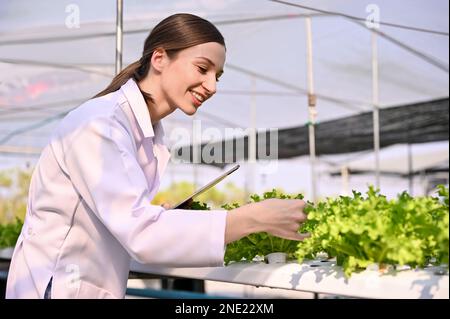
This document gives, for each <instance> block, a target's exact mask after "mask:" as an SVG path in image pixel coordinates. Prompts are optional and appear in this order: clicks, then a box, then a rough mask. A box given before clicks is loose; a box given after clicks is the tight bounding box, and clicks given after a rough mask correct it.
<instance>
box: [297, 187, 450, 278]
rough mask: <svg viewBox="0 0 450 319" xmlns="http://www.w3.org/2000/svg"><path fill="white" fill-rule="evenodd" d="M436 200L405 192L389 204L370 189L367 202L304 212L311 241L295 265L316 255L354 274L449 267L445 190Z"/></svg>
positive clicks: (334, 203) (338, 202)
mask: <svg viewBox="0 0 450 319" xmlns="http://www.w3.org/2000/svg"><path fill="white" fill-rule="evenodd" d="M439 189H440V191H439V194H440V196H441V197H443V200H442V201H441V200H440V199H439V198H436V197H416V198H414V197H411V196H410V195H408V194H407V193H406V192H403V193H401V194H399V195H398V197H397V199H394V200H390V201H389V200H387V199H386V197H385V196H383V195H380V194H379V191H378V190H375V189H374V188H373V187H369V190H368V191H367V193H366V194H367V196H366V197H363V196H362V195H361V193H358V192H353V197H346V196H341V197H339V198H335V199H333V198H329V199H327V200H325V201H322V202H319V203H317V204H316V205H312V206H311V207H309V208H308V210H309V213H308V223H309V225H308V226H309V227H311V225H313V227H311V231H310V232H311V237H310V238H308V239H305V240H304V241H303V242H300V243H299V244H298V250H297V252H296V255H297V258H298V261H299V262H302V261H303V260H304V259H306V258H314V256H315V255H316V254H317V253H319V252H326V253H327V254H328V256H330V257H336V261H337V264H338V265H341V266H343V268H344V272H345V274H346V275H347V276H350V275H351V273H352V272H354V271H356V270H357V269H360V268H365V267H367V266H368V265H369V264H373V263H376V264H378V265H379V266H381V267H383V265H386V264H391V265H409V266H411V267H416V266H419V267H424V266H426V265H428V264H429V263H430V262H433V263H434V264H441V263H446V264H447V265H448V254H449V252H448V250H449V248H448V244H449V240H448V238H449V235H448V229H449V222H448V217H449V216H448V215H449V211H448V188H447V189H446V188H445V187H443V186H441V187H440V188H439Z"/></svg>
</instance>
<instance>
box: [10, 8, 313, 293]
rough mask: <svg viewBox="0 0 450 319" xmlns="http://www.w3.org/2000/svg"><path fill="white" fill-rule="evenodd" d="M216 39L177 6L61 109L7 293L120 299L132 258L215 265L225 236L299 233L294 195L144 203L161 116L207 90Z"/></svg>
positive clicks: (150, 189)
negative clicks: (102, 85) (237, 201)
mask: <svg viewBox="0 0 450 319" xmlns="http://www.w3.org/2000/svg"><path fill="white" fill-rule="evenodd" d="M224 63H225V42H224V39H223V37H222V35H221V34H220V32H219V31H218V30H217V29H216V28H215V27H214V26H213V25H212V24H211V23H210V22H208V21H206V20H204V19H202V18H199V17H197V16H194V15H190V14H176V15H173V16H170V17H168V18H166V19H164V20H163V21H161V22H160V23H159V24H158V25H157V26H156V27H155V28H154V29H153V30H152V32H151V33H150V35H149V36H148V38H147V39H146V40H145V44H144V51H143V55H142V57H141V59H140V60H139V61H137V62H135V63H133V64H131V65H129V66H128V67H127V68H126V69H124V70H123V71H122V72H121V73H120V74H118V75H117V76H116V77H115V78H114V79H113V81H112V83H111V84H110V85H109V86H108V87H107V88H106V89H105V90H104V91H102V92H100V93H99V94H98V95H97V96H96V97H95V98H93V99H91V100H89V101H87V102H86V103H84V104H82V105H81V106H79V107H78V108H76V109H75V110H73V111H72V112H70V113H69V114H68V115H67V116H66V117H65V118H64V119H63V120H62V122H61V124H60V125H59V127H58V128H57V129H56V131H55V132H54V134H53V135H52V138H51V141H50V143H49V145H48V146H47V147H46V148H45V149H44V150H43V152H42V155H41V157H40V159H39V162H38V164H37V166H36V168H35V170H34V173H33V176H32V179H31V183H30V189H29V201H28V209H27V215H26V218H25V223H24V226H23V229H22V232H21V235H20V237H19V239H18V242H17V244H16V248H15V251H14V255H13V258H12V261H11V267H10V270H9V276H8V282H7V292H6V296H7V298H123V297H124V295H125V290H126V284H127V279H128V272H129V265H130V261H131V259H132V258H134V259H135V260H137V261H138V262H140V263H146V264H154V265H157V264H159V265H165V266H175V267H176V266H179V267H182V266H185V267H186V266H221V265H223V263H222V262H223V256H224V248H225V245H226V244H227V243H230V242H232V241H235V240H238V239H239V238H242V237H243V236H246V235H248V234H250V233H253V232H260V231H266V232H269V233H271V234H273V235H276V236H280V237H284V238H288V239H293V240H302V239H303V238H304V237H305V236H306V235H304V234H299V233H298V232H297V230H298V228H299V225H300V223H301V222H303V221H304V220H305V219H306V216H305V214H304V213H303V207H304V204H305V203H304V202H303V201H301V200H276V199H271V200H266V201H262V202H259V203H254V204H248V205H245V206H242V207H240V208H238V209H234V210H231V211H228V212H227V211H224V210H213V211H211V212H209V213H208V214H205V213H204V212H200V211H185V210H170V209H168V210H166V209H165V208H163V207H160V206H154V205H151V204H150V202H151V200H152V198H153V197H154V195H155V194H156V192H157V191H158V187H159V185H160V180H161V178H162V175H163V172H164V169H165V167H166V164H167V162H168V160H169V152H168V150H167V148H166V146H165V145H164V144H163V142H162V137H163V134H164V133H163V128H162V126H161V119H163V118H164V117H165V116H167V115H169V114H170V113H172V112H173V111H175V110H176V109H180V110H181V111H183V112H184V113H185V114H187V115H192V114H194V113H195V112H196V111H197V109H198V108H199V107H200V106H201V105H202V104H203V103H204V102H205V101H206V100H207V99H209V98H210V97H211V96H213V95H214V93H215V92H216V81H217V80H218V78H219V77H220V75H221V74H222V69H223V66H224Z"/></svg>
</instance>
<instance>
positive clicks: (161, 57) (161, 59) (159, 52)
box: [150, 48, 168, 72]
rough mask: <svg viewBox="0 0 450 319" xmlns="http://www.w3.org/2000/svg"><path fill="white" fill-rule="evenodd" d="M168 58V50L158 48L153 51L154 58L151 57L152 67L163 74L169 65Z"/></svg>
mask: <svg viewBox="0 0 450 319" xmlns="http://www.w3.org/2000/svg"><path fill="white" fill-rule="evenodd" d="M167 60H168V56H167V53H166V50H164V49H163V48H156V49H155V50H154V51H153V54H152V57H151V61H150V62H151V65H152V69H154V70H155V71H158V72H161V71H162V69H163V68H164V66H165V65H166V64H167Z"/></svg>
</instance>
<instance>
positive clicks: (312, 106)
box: [305, 17, 317, 201]
mask: <svg viewBox="0 0 450 319" xmlns="http://www.w3.org/2000/svg"><path fill="white" fill-rule="evenodd" d="M305 24H306V48H307V51H306V61H307V67H308V73H307V78H308V110H309V125H308V129H309V130H308V133H309V134H308V137H309V157H310V163H311V197H312V200H313V201H316V199H317V193H316V168H315V165H316V141H315V132H314V123H315V119H316V115H317V110H316V96H315V95H314V81H313V65H312V36H311V18H310V17H307V18H306V19H305Z"/></svg>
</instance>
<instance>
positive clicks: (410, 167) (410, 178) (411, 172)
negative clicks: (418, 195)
mask: <svg viewBox="0 0 450 319" xmlns="http://www.w3.org/2000/svg"><path fill="white" fill-rule="evenodd" d="M408 135H409V132H408ZM407 148H408V189H409V194H410V195H411V196H413V195H414V194H413V193H414V190H413V185H414V183H413V178H414V170H413V161H412V149H411V144H410V143H409V141H408V145H407Z"/></svg>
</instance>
